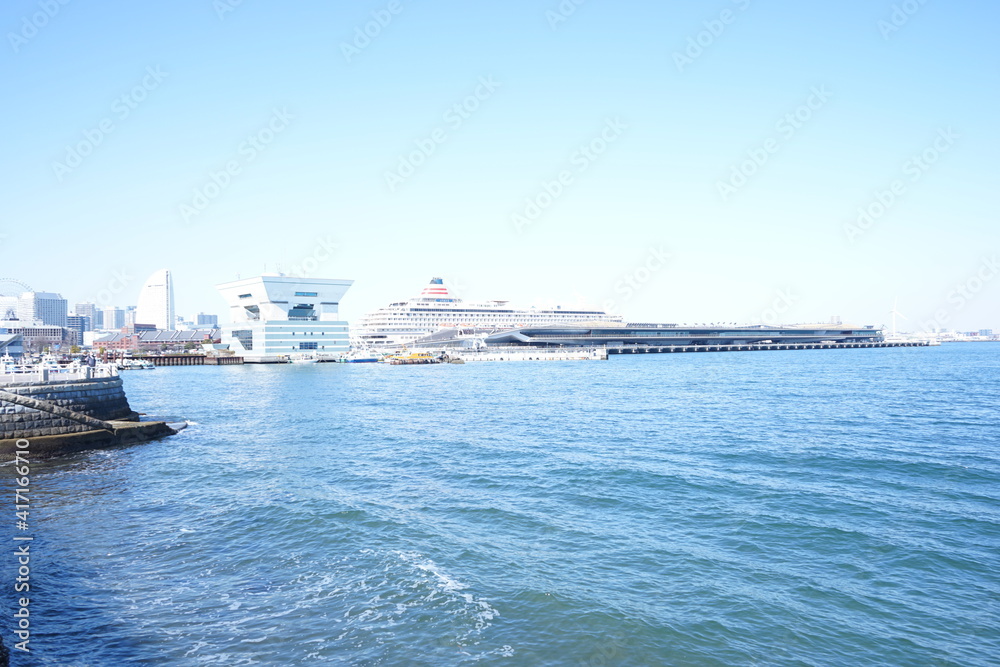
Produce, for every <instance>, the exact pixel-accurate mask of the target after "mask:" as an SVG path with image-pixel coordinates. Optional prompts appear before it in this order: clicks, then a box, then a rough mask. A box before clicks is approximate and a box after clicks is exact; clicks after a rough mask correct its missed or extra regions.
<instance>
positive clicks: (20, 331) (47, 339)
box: [0, 320, 76, 352]
mask: <svg viewBox="0 0 1000 667" xmlns="http://www.w3.org/2000/svg"><path fill="white" fill-rule="evenodd" d="M0 334H17V335H19V336H20V337H21V342H22V344H23V347H24V351H25V352H43V351H45V350H46V349H49V350H53V351H55V350H60V349H62V348H63V346H64V345H72V344H73V341H74V340H76V332H75V331H70V330H69V329H67V328H66V327H56V326H49V325H47V324H36V323H30V322H28V323H25V322H23V321H19V320H16V321H7V322H3V323H2V324H0Z"/></svg>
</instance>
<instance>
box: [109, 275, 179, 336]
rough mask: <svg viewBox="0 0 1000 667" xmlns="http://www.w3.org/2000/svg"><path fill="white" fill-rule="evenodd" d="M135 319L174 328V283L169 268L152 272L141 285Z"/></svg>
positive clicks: (143, 322) (162, 327)
mask: <svg viewBox="0 0 1000 667" xmlns="http://www.w3.org/2000/svg"><path fill="white" fill-rule="evenodd" d="M135 321H136V322H137V323H141V324H153V325H156V328H157V329H167V330H172V329H173V328H174V283H173V278H172V276H171V275H170V270H169V269H160V270H159V271H156V272H154V273H153V274H152V275H151V276H149V278H148V279H147V280H146V284H145V285H143V286H142V290H141V291H140V292H139V301H138V302H137V304H136V313H135ZM105 326H106V325H105ZM122 326H124V324H123V325H122ZM108 328H111V327H108Z"/></svg>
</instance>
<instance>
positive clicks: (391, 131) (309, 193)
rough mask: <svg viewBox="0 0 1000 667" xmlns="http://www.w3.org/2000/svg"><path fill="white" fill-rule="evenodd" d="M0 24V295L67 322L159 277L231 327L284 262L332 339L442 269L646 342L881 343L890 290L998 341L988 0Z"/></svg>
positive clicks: (305, 5) (249, 1)
mask: <svg viewBox="0 0 1000 667" xmlns="http://www.w3.org/2000/svg"><path fill="white" fill-rule="evenodd" d="M0 19H2V20H0V27H2V30H3V33H4V43H3V45H2V47H0V51H2V55H0V74H2V80H3V83H4V86H3V90H4V93H3V95H4V99H3V104H2V106H0V109H2V110H0V113H2V114H3V120H4V122H3V151H2V152H0V182H2V183H3V196H2V198H0V277H5V278H18V279H20V280H22V281H25V282H26V283H28V284H30V285H31V286H32V287H34V288H35V289H38V290H47V291H56V292H61V293H62V294H63V295H64V296H66V297H67V298H68V299H70V302H71V303H73V302H76V301H83V300H92V301H94V300H97V301H103V302H104V304H105V305H112V304H113V305H120V306H125V305H128V304H133V303H135V301H136V298H137V295H138V291H139V289H140V288H141V286H142V283H143V282H144V281H145V279H146V277H147V276H148V275H149V274H150V273H151V272H152V271H154V270H155V269H159V268H169V269H171V270H172V271H173V275H174V285H175V290H176V297H177V312H178V314H184V315H186V316H188V317H192V316H193V315H194V314H195V313H197V312H198V311H204V312H209V313H219V314H222V313H223V312H224V303H223V301H222V299H221V298H220V297H219V296H218V294H217V292H216V291H215V289H214V287H213V286H214V285H215V284H216V283H220V282H224V281H228V280H232V279H235V278H236V277H237V276H238V275H241V276H242V277H249V276H251V275H256V274H259V273H262V272H264V271H265V270H267V271H275V270H277V269H278V268H279V267H280V269H281V270H284V271H286V272H291V271H293V270H298V271H299V272H302V273H307V274H308V275H311V276H313V277H324V278H349V279H353V280H355V284H354V286H353V287H352V288H351V290H350V291H349V292H348V293H347V296H346V297H345V299H344V301H343V304H342V313H343V314H345V315H346V316H347V317H348V318H349V319H353V318H356V317H358V316H359V315H360V314H362V313H364V312H366V311H368V310H371V309H373V308H376V307H380V306H382V305H385V304H387V303H388V302H389V301H391V300H395V299H399V298H403V297H408V296H411V295H415V294H416V293H417V292H418V291H419V290H420V289H421V288H422V286H423V285H424V283H426V282H427V281H428V279H429V278H430V277H432V276H444V277H445V278H447V279H450V280H451V281H452V282H453V284H454V285H455V286H456V287H457V291H458V292H459V293H460V294H461V295H462V296H464V297H466V298H470V299H491V298H503V299H510V300H512V301H514V302H518V303H522V304H525V305H530V304H543V303H544V304H551V303H562V304H566V305H578V304H590V305H597V306H607V307H610V308H612V309H613V310H615V311H617V312H621V313H623V314H624V315H625V316H626V318H627V319H628V320H631V321H640V322H650V321H657V322H723V321H726V322H729V321H738V322H745V321H760V320H761V319H763V320H765V321H777V322H788V323H791V322H812V321H826V320H828V318H829V317H830V316H831V315H839V316H841V317H842V318H843V319H844V321H850V322H856V323H859V324H874V325H881V324H888V323H889V315H888V311H889V310H890V308H891V306H892V303H893V301H894V299H897V298H898V304H899V305H898V309H899V311H900V312H902V313H903V314H904V315H906V316H908V317H909V322H903V321H902V320H901V321H900V325H901V328H910V329H913V328H921V324H922V323H923V324H924V325H934V321H935V320H937V322H938V324H939V325H940V326H944V327H947V328H957V329H959V330H966V329H970V328H984V327H989V328H993V329H995V330H1000V266H998V265H997V264H996V262H997V259H998V255H1000V226H998V224H997V222H998V204H997V201H998V200H997V194H998V191H1000V188H998V187H997V186H998V178H997V176H998V162H997V155H998V147H1000V141H998V139H1000V126H998V123H997V119H998V118H1000V108H998V107H1000V93H998V91H1000V86H998V84H1000V40H997V39H996V34H997V30H998V27H1000V5H996V4H995V3H985V2H981V1H980V2H973V1H972V0H952V1H950V2H942V1H937V0H935V1H931V0H924V1H923V2H921V1H920V0H907V1H906V2H898V1H897V2H892V1H889V0H886V1H884V2H879V1H873V0H843V1H842V2H835V3H834V2H827V3H805V2H792V1H791V0H780V1H772V2H759V1H758V0H738V1H732V0H717V1H713V2H687V3H663V2H653V1H651V0H650V1H631V2H630V1H627V0H625V1H621V0H620V1H617V2H609V1H608V0H564V1H563V2H562V3H561V4H560V2H558V1H557V0H549V1H544V0H543V1H539V2H529V1H526V0H505V1H504V2H475V3H473V2H457V1H449V0H441V1H438V2H430V1H428V0H423V1H421V2H415V1H410V0H394V1H392V2H389V1H388V0H386V1H381V0H380V1H365V2H320V1H316V0H303V1H300V2H286V3H279V2H274V1H270V2H268V1H265V0H242V2H240V1H239V0H217V1H214V2H213V0H173V1H172V2H170V3H138V2H123V1H102V2H89V3H88V2H83V1H82V0H33V1H25V0H6V1H5V2H4V3H3V7H2V9H0ZM366 31H367V33H368V35H366V34H365V32H366ZM372 35H373V36H372ZM456 105H457V107H456ZM859 210H860V211H862V212H866V215H864V216H861V217H860V219H859ZM903 325H906V326H903Z"/></svg>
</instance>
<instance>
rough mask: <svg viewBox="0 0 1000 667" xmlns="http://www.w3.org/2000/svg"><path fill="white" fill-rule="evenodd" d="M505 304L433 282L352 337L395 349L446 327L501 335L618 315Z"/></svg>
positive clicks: (366, 320) (374, 316)
mask: <svg viewBox="0 0 1000 667" xmlns="http://www.w3.org/2000/svg"><path fill="white" fill-rule="evenodd" d="M508 303H509V302H507V301H484V302H479V303H474V302H466V301H463V300H462V299H460V298H458V297H456V296H455V295H454V294H452V292H451V290H449V289H448V286H447V285H445V284H444V280H443V279H441V278H432V279H431V282H430V284H429V285H427V286H426V287H424V289H423V291H422V292H421V293H420V295H419V296H417V297H414V298H412V299H408V300H406V301H399V302H396V303H391V304H389V305H388V306H386V307H385V308H379V309H378V310H376V311H375V312H373V313H369V314H368V315H365V316H364V317H363V318H361V320H360V321H359V323H358V325H357V328H356V329H355V330H354V332H353V338H354V339H355V341H357V342H358V343H360V344H361V345H363V346H372V347H399V346H403V345H408V344H410V343H412V342H413V341H415V340H417V339H418V338H423V337H424V336H428V335H430V334H432V333H434V332H436V331H440V330H441V329H445V328H452V327H461V328H470V329H475V330H480V331H482V330H487V331H488V330H492V331H502V330H506V329H518V328H522V327H533V326H543V325H546V324H569V323H581V322H595V323H597V322H616V323H621V322H622V317H621V315H609V314H608V313H606V312H604V311H603V310H582V309H573V310H564V309H562V308H561V307H558V306H557V307H556V308H554V309H538V308H528V309H519V308H513V307H511V306H509V305H507V304H508Z"/></svg>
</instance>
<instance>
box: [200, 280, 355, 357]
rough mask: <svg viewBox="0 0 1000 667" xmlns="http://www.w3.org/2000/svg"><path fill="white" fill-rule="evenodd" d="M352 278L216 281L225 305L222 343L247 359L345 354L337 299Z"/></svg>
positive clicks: (344, 333) (343, 326)
mask: <svg viewBox="0 0 1000 667" xmlns="http://www.w3.org/2000/svg"><path fill="white" fill-rule="evenodd" d="M353 284H354V281H353V280H332V279H324V278H295V277H291V276H285V275H281V274H268V275H263V276H257V277H256V278H247V279H245V280H236V281H234V282H230V283H223V284H221V285H216V286H215V288H216V289H217V290H219V292H220V293H221V294H222V297H223V298H224V299H225V300H226V302H227V303H228V304H229V322H230V324H227V325H224V326H223V327H222V341H221V342H222V343H223V344H228V345H229V349H230V350H232V351H233V352H235V353H236V355H237V356H241V357H243V359H244V361H246V362H249V363H268V362H277V361H283V360H284V359H285V358H294V357H298V356H315V357H317V358H321V359H322V358H324V357H339V356H340V355H341V354H342V353H344V352H347V350H348V348H349V346H350V343H349V340H348V332H347V322H345V321H343V320H341V319H340V313H339V306H340V300H341V299H342V298H343V296H344V293H345V292H347V290H348V288H350V286H351V285H353Z"/></svg>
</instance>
